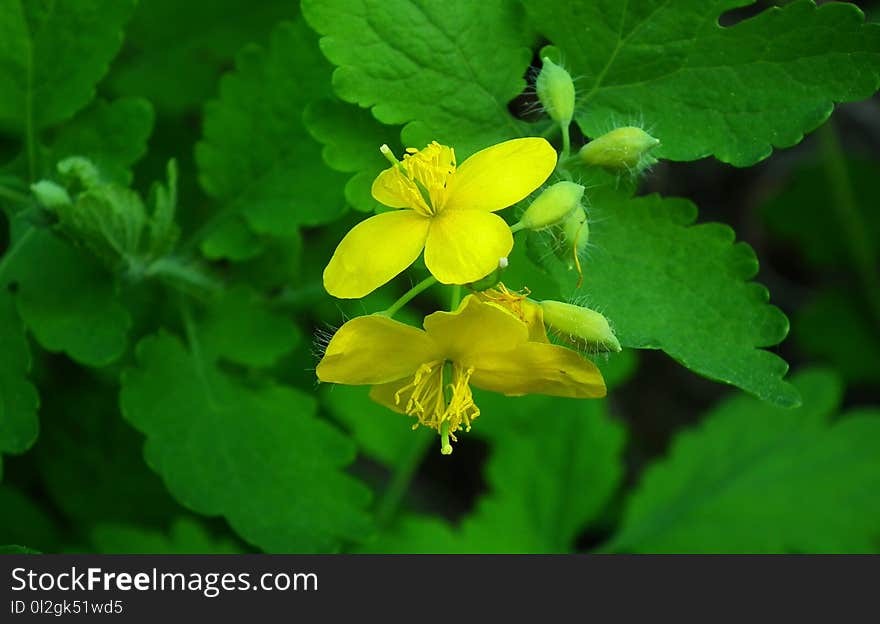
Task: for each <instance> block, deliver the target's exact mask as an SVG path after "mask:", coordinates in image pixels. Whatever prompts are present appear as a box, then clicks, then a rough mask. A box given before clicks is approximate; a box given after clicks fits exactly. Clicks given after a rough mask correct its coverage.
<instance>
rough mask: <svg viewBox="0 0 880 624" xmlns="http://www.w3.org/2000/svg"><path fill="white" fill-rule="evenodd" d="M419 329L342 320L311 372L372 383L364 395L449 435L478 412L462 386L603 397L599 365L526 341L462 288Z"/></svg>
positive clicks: (499, 312)
mask: <svg viewBox="0 0 880 624" xmlns="http://www.w3.org/2000/svg"><path fill="white" fill-rule="evenodd" d="M424 328H425V329H424V331H423V330H421V329H417V328H415V327H412V326H410V325H405V324H403V323H400V322H398V321H394V320H392V319H390V318H387V317H385V316H378V315H373V316H361V317H358V318H356V319H353V320H351V321H348V322H347V323H346V324H345V325H343V326H342V327H341V328H340V329H339V331H338V332H336V335H334V336H333V339H332V340H331V341H330V344H329V345H328V346H327V351H326V352H325V354H324V357H323V359H322V360H321V362H320V363H319V364H318V368H317V374H318V379H320V380H321V381H326V382H333V383H341V384H348V385H372V386H373V389H372V392H371V393H370V396H371V397H372V398H373V400H375V401H377V402H379V403H382V404H383V405H386V406H387V407H389V408H391V409H393V410H394V411H396V412H400V413H403V414H408V415H410V416H414V417H415V418H417V419H418V423H417V425H416V426H418V424H422V425H426V426H428V427H431V428H433V429H436V430H437V431H438V432H439V433H440V435H441V436H442V438H443V446H442V450H443V452H444V453H447V454H448V453H450V452H452V447H451V446H450V444H449V438H451V439H453V440H455V435H454V434H455V432H456V431H458V430H459V429H460V428H462V427H464V428H465V429H466V430H467V429H470V424H471V421H472V420H474V419H475V418H476V417H477V416H479V415H480V410H479V408H478V407H477V406H476V405H475V404H474V399H473V395H472V394H471V389H470V385H471V384H472V385H474V386H476V387H477V388H483V389H484V390H491V391H493V392H501V393H503V394H506V395H511V396H514V395H522V394H534V393H537V394H549V395H552V396H563V397H577V398H595V397H602V396H605V382H604V380H603V379H602V374H601V373H600V372H599V369H597V368H596V366H595V365H594V364H593V363H592V362H590V361H589V360H586V359H584V358H583V357H581V356H580V355H578V354H577V353H575V352H574V351H571V350H569V349H566V348H565V347H561V346H558V345H553V344H549V343H546V342H532V341H530V340H529V328H528V326H527V325H526V324H525V323H523V322H522V321H521V320H520V319H519V318H517V317H516V316H515V315H514V314H512V313H510V312H508V311H507V310H506V309H504V308H502V307H500V306H499V305H496V304H494V303H491V302H483V301H480V300H479V299H478V298H477V297H475V296H473V295H469V296H468V297H466V298H465V299H464V301H463V302H462V304H461V306H459V308H458V310H456V311H455V312H435V313H434V314H431V315H429V316H427V317H426V318H425V321H424Z"/></svg>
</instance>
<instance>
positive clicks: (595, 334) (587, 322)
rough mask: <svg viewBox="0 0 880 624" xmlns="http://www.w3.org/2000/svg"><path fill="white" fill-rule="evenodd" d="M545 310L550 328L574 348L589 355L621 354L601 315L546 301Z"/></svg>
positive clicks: (545, 323) (548, 327)
mask: <svg viewBox="0 0 880 624" xmlns="http://www.w3.org/2000/svg"><path fill="white" fill-rule="evenodd" d="M541 310H542V311H543V312H544V325H545V326H546V327H547V329H548V330H550V332H551V333H553V334H554V335H555V336H556V337H558V338H559V339H560V340H563V341H564V342H567V343H568V344H570V345H572V346H573V347H575V348H577V349H580V350H582V351H587V352H597V351H620V342H618V340H617V337H616V336H615V335H614V332H613V331H611V327H610V326H609V325H608V320H607V319H606V318H605V317H604V316H602V315H601V314H599V313H598V312H596V311H594V310H590V309H589V308H583V307H581V306H576V305H572V304H570V303H562V302H560V301H542V302H541Z"/></svg>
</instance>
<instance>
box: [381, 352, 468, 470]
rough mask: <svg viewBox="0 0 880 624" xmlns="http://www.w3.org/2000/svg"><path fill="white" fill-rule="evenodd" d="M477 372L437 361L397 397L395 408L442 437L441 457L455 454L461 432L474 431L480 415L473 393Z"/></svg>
mask: <svg viewBox="0 0 880 624" xmlns="http://www.w3.org/2000/svg"><path fill="white" fill-rule="evenodd" d="M473 373H474V369H473V368H464V367H463V366H462V365H460V364H458V363H455V362H448V361H442V360H435V361H433V362H427V363H425V364H422V365H421V366H420V367H419V369H418V370H417V371H416V372H415V374H414V375H413V378H412V381H410V382H409V383H408V384H406V385H405V386H403V387H401V388H400V389H399V390H397V392H395V393H394V403H395V405H398V406H402V408H403V411H404V412H405V413H406V414H408V415H409V416H413V417H415V418H417V419H418V422H417V423H416V424H415V425H414V427H413V428H416V427H418V426H419V425H425V426H426V427H431V428H432V429H434V430H436V431H437V432H438V433H439V434H440V438H441V449H440V451H441V453H443V454H444V455H449V454H450V453H452V445H451V443H450V440H451V441H453V442H455V441H456V437H455V432H456V431H458V430H459V429H461V428H464V429H465V431H470V428H471V423H472V422H473V420H474V419H475V418H477V417H478V416H479V415H480V408H478V407H477V406H476V404H475V403H474V397H473V394H472V393H471V389H470V385H469V382H470V378H471V375H473Z"/></svg>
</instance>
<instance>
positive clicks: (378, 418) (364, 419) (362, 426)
mask: <svg viewBox="0 0 880 624" xmlns="http://www.w3.org/2000/svg"><path fill="white" fill-rule="evenodd" d="M321 402H322V403H323V405H324V406H325V407H326V408H327V410H328V411H329V412H330V413H331V414H332V415H333V417H334V418H335V419H336V420H337V421H338V422H339V423H340V424H342V425H343V426H344V427H345V429H346V430H347V431H349V432H351V435H352V437H353V438H354V440H355V442H357V444H358V450H359V451H360V452H361V453H363V454H364V455H365V456H367V457H369V458H370V459H373V460H375V461H378V462H381V463H383V464H385V465H386V466H389V467H395V466H397V465H398V464H399V463H400V462H401V461H403V460H404V459H405V458H406V456H407V451H408V450H409V449H410V448H412V446H413V445H414V444H418V443H419V442H418V438H419V437H420V436H424V435H428V436H432V437H434V436H436V433H435V432H430V431H427V430H423V431H413V430H412V423H410V422H408V421H407V420H406V419H405V418H404V417H403V416H401V415H400V414H396V413H394V412H392V411H391V410H389V409H388V408H387V407H385V406H384V405H379V404H378V403H375V402H374V401H373V400H371V399H370V388H369V387H368V386H342V385H336V384H333V385H328V386H324V388H323V391H322V392H321Z"/></svg>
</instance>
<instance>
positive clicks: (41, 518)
mask: <svg viewBox="0 0 880 624" xmlns="http://www.w3.org/2000/svg"><path fill="white" fill-rule="evenodd" d="M0 509H2V510H3V513H2V514H0V544H28V545H29V546H31V547H33V548H37V549H39V550H41V551H43V552H52V551H56V550H58V547H59V545H60V538H59V531H58V527H57V526H56V525H55V522H54V520H53V519H52V517H51V516H50V515H49V514H48V513H47V511H46V510H45V509H43V508H42V507H41V506H40V505H38V504H37V503H36V502H34V500H32V499H31V498H30V497H29V496H26V495H25V494H24V493H22V492H21V490H19V489H18V488H14V487H11V486H9V485H0Z"/></svg>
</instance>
